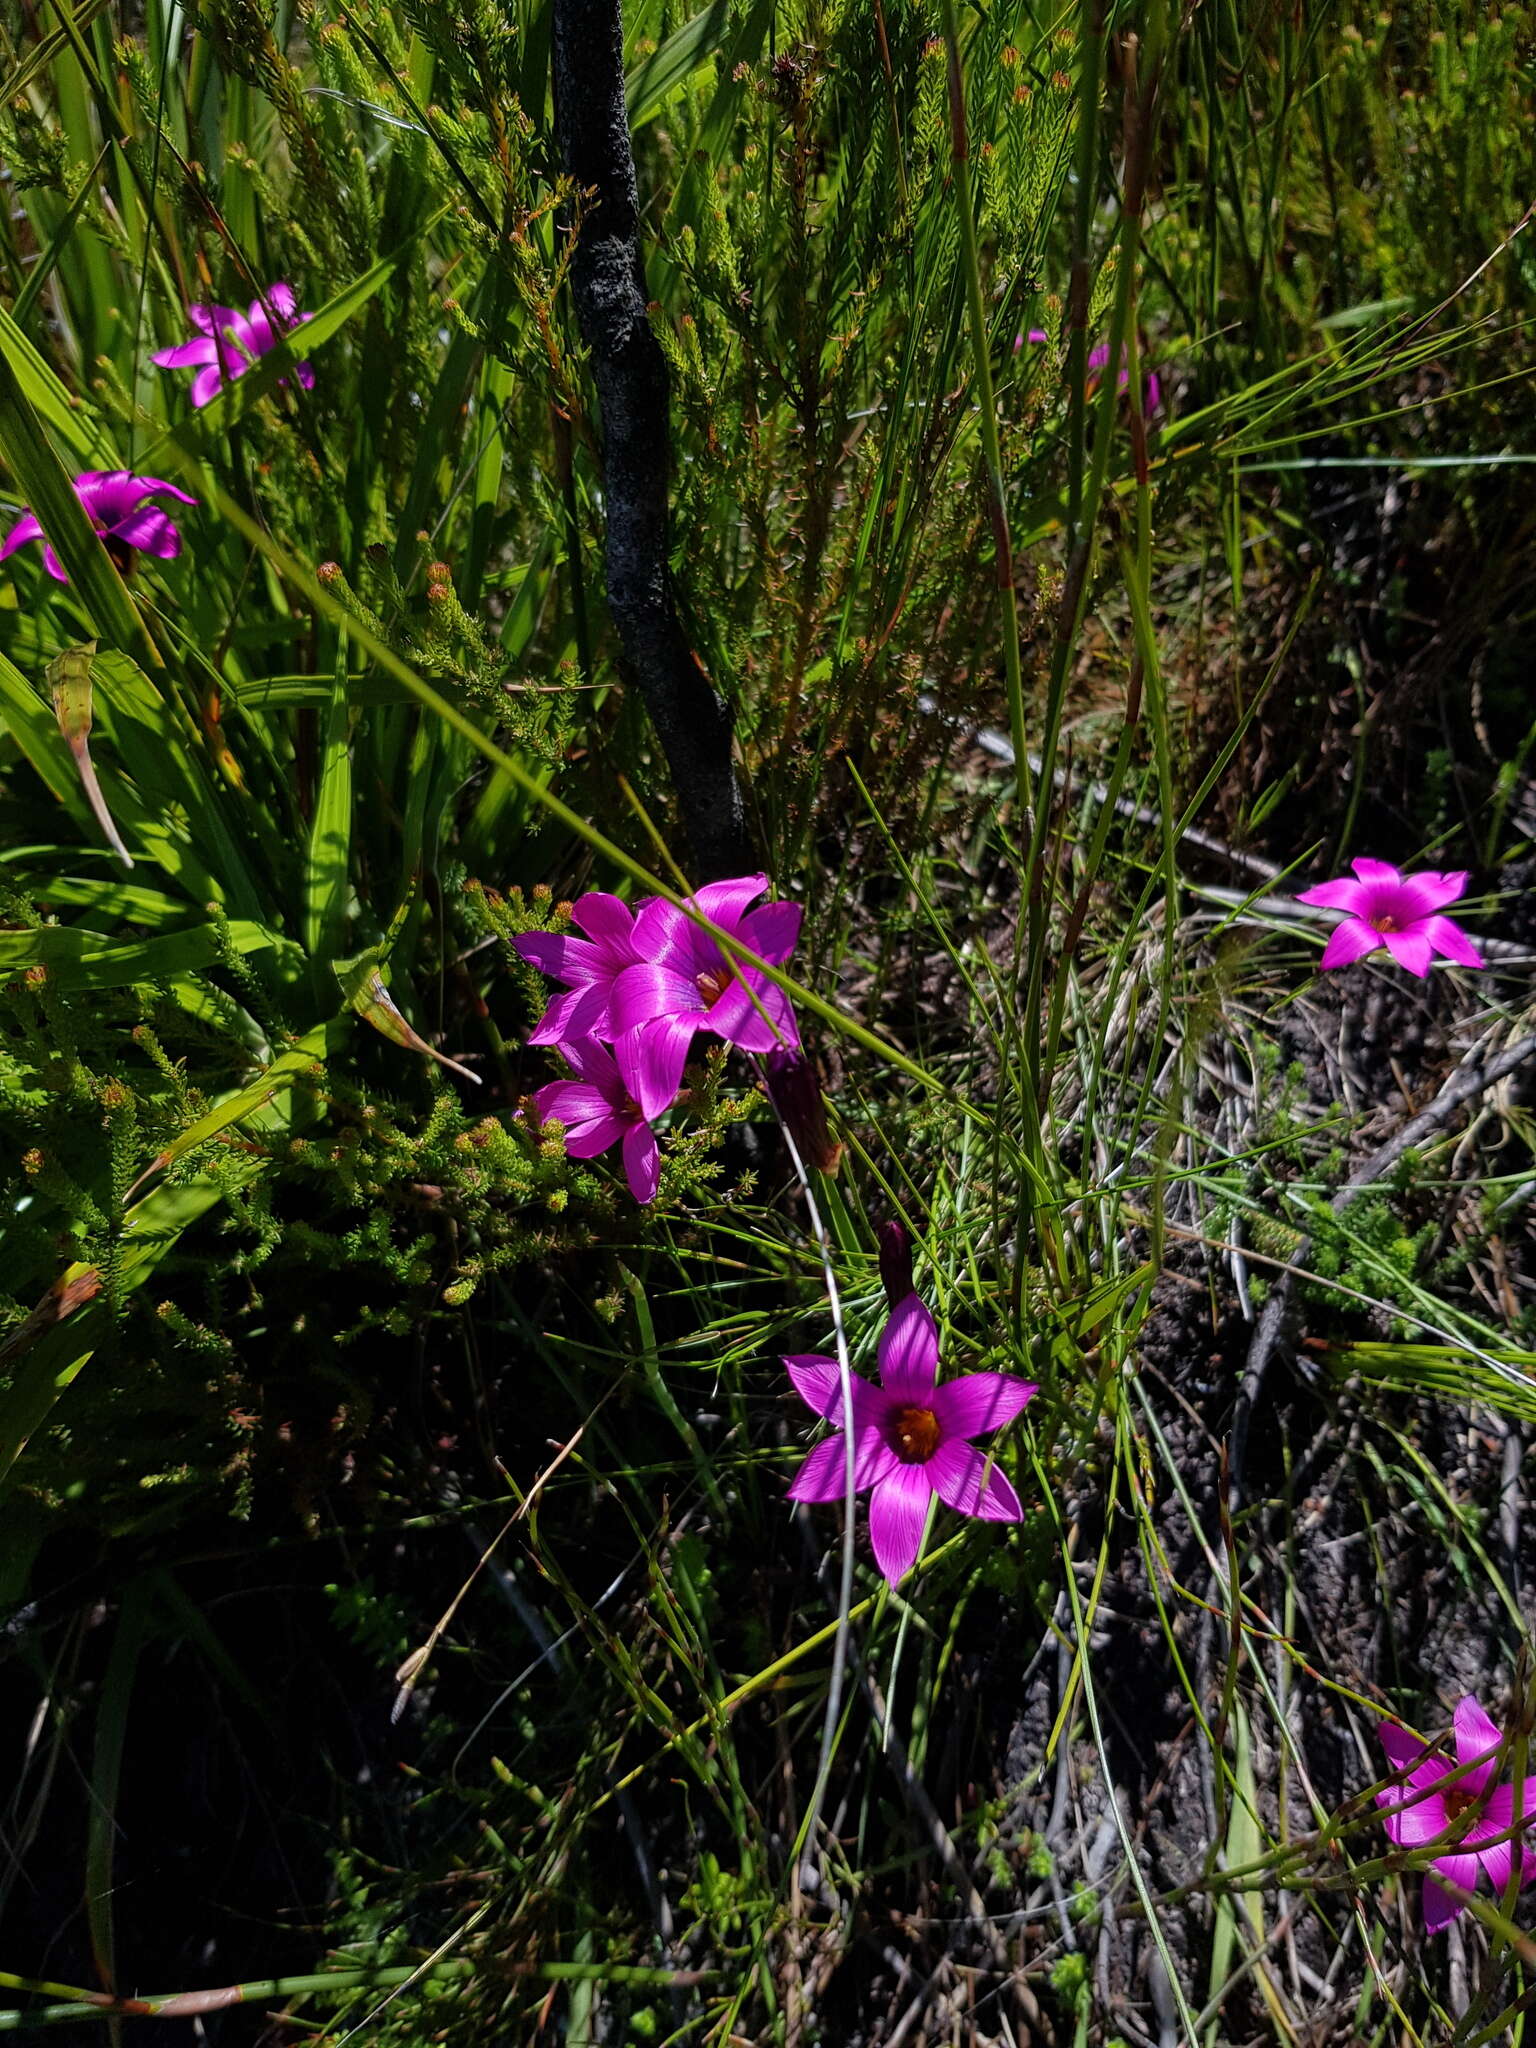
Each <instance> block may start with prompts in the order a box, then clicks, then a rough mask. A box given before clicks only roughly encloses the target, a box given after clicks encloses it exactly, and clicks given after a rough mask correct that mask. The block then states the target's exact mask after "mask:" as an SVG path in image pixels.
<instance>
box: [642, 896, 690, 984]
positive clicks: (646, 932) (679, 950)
mask: <svg viewBox="0 0 1536 2048" xmlns="http://www.w3.org/2000/svg"><path fill="white" fill-rule="evenodd" d="M692 930H693V926H692V925H690V924H689V922H688V920H687V918H686V917H685V916H684V915H683V913H682V911H680V910H679V909H678V907H677V905H676V904H675V903H668V901H667V900H666V898H665V897H664V896H646V897H643V898H642V899H641V901H640V902H639V903H638V904H636V906H635V954H636V957H637V958H638V959H641V960H660V959H663V958H666V957H667V956H668V955H670V954H673V953H676V954H677V955H678V956H679V958H678V959H676V960H673V961H671V963H670V964H671V965H672V966H674V967H680V968H686V969H687V971H688V972H689V973H692V971H693V970H692V967H691V966H690V965H689V963H690V962H691V960H692V959H693V947H692V941H691V939H690V938H689V933H690V932H691V931H692Z"/></svg>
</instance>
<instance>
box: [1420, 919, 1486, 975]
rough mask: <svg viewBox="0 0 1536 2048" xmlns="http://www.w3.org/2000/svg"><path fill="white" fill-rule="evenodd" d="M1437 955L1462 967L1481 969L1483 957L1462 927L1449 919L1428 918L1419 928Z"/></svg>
mask: <svg viewBox="0 0 1536 2048" xmlns="http://www.w3.org/2000/svg"><path fill="white" fill-rule="evenodd" d="M1419 929H1420V930H1421V931H1422V932H1423V934H1424V937H1425V938H1426V939H1428V941H1429V943H1430V944H1431V945H1432V946H1433V947H1434V949H1435V951H1436V952H1437V953H1443V954H1444V955H1445V957H1446V959H1447V960H1455V961H1456V962H1458V964H1459V965H1460V966H1462V967H1481V966H1482V964H1483V956H1482V954H1481V953H1479V951H1478V950H1477V948H1476V946H1474V945H1473V943H1472V941H1471V940H1470V939H1469V938H1468V937H1467V935H1466V933H1465V932H1464V931H1463V930H1462V928H1461V926H1460V925H1459V924H1457V923H1456V922H1455V920H1454V919H1453V918H1449V917H1426V918H1425V920H1424V922H1423V924H1422V925H1421V926H1420V927H1419Z"/></svg>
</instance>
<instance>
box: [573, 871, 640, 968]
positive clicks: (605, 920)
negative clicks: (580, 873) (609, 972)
mask: <svg viewBox="0 0 1536 2048" xmlns="http://www.w3.org/2000/svg"><path fill="white" fill-rule="evenodd" d="M571 917H572V919H573V920H574V922H575V923H577V924H579V925H580V926H581V929H582V930H583V931H584V932H585V933H586V935H587V937H588V938H589V939H591V940H593V941H594V942H595V943H596V945H597V946H598V948H599V949H600V950H601V951H602V952H604V953H608V954H614V953H616V954H617V955H618V956H619V960H620V961H621V962H627V961H630V960H633V959H634V957H635V951H634V936H635V920H634V919H633V918H632V917H631V916H630V914H629V905H628V904H627V903H621V902H620V901H619V899H618V897H617V896H609V895H607V894H606V893H605V892H604V891H603V890H601V889H593V890H591V891H590V892H589V893H588V894H587V895H585V896H579V897H578V898H577V899H576V901H575V902H574V903H573V904H572V905H571Z"/></svg>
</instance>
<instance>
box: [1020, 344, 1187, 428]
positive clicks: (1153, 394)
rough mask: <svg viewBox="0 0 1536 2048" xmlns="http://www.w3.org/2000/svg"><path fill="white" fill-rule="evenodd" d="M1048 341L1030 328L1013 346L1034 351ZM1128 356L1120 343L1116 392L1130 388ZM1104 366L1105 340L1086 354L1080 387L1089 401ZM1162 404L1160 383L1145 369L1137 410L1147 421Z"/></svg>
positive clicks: (1128, 350) (1127, 350) (1125, 345)
mask: <svg viewBox="0 0 1536 2048" xmlns="http://www.w3.org/2000/svg"><path fill="white" fill-rule="evenodd" d="M1050 340H1051V337H1050V336H1049V335H1048V334H1047V333H1046V331H1045V329H1044V328H1043V327H1031V328H1030V330H1029V332H1028V334H1020V335H1017V336H1016V337H1015V339H1014V344H1013V345H1014V348H1015V349H1016V350H1017V349H1021V348H1023V346H1024V344H1025V343H1026V342H1029V343H1030V344H1031V345H1032V346H1034V347H1036V348H1039V347H1041V346H1045V347H1049V345H1050ZM1130 354H1131V352H1130V348H1129V346H1128V345H1127V344H1126V343H1125V342H1122V343H1121V344H1120V375H1119V377H1118V379H1117V380H1116V384H1115V388H1116V390H1117V391H1128V390H1129V389H1130V384H1131V368H1130ZM1108 366H1109V343H1108V342H1107V341H1101V342H1097V343H1095V345H1094V346H1093V347H1092V348H1091V349H1089V351H1088V363H1087V370H1088V379H1087V383H1086V385H1085V387H1084V389H1085V392H1086V395H1087V396H1088V397H1089V398H1090V399H1091V398H1092V397H1093V395H1094V393H1095V392H1096V391H1097V390H1098V388H1099V386H1100V385H1101V384H1102V383H1103V381H1104V372H1105V370H1106V369H1107V368H1108ZM1162 403H1163V387H1162V383H1161V381H1160V380H1159V378H1158V374H1157V372H1156V370H1148V372H1147V381H1146V383H1145V385H1144V386H1143V387H1142V398H1141V410H1142V414H1143V416H1144V417H1145V418H1147V419H1151V417H1152V415H1153V414H1154V413H1156V412H1159V411H1161V409H1162Z"/></svg>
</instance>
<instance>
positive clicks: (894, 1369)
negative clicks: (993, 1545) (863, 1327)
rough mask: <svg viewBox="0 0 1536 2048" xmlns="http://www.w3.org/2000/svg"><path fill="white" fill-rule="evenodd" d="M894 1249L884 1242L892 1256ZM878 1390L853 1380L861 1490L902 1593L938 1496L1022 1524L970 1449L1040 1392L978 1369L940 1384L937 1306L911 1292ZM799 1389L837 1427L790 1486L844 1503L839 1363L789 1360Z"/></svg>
mask: <svg viewBox="0 0 1536 2048" xmlns="http://www.w3.org/2000/svg"><path fill="white" fill-rule="evenodd" d="M884 1253H885V1246H884V1245H882V1258H883V1257H884ZM879 1361H880V1380H881V1384H880V1385H879V1386H878V1387H873V1386H871V1385H870V1383H869V1381H868V1380H865V1379H860V1378H858V1377H857V1376H855V1378H854V1381H853V1432H854V1443H853V1456H854V1482H853V1483H854V1490H855V1492H858V1493H862V1492H863V1491H864V1489H865V1488H866V1487H873V1488H874V1492H873V1494H872V1495H871V1497H870V1503H869V1534H870V1540H871V1541H872V1543H873V1544H874V1550H875V1562H876V1563H877V1564H878V1565H879V1567H880V1569H881V1571H882V1572H883V1573H884V1574H885V1576H886V1578H887V1579H888V1580H889V1581H890V1583H891V1584H892V1585H893V1586H894V1585H897V1584H898V1583H899V1582H900V1580H901V1579H902V1578H904V1577H905V1575H906V1574H907V1573H908V1572H909V1571H910V1570H911V1569H912V1566H913V1565H914V1564H915V1563H916V1562H917V1553H918V1549H919V1547H920V1545H921V1543H922V1540H923V1529H924V1526H925V1524H926V1522H927V1520H928V1505H929V1502H930V1501H931V1500H932V1499H933V1497H934V1495H935V1494H937V1495H938V1497H939V1499H940V1500H942V1501H943V1502H944V1503H945V1504H946V1505H947V1506H949V1507H952V1508H954V1509H955V1510H956V1512H957V1513H959V1514H962V1515H975V1516H978V1517H979V1518H980V1519H981V1520H982V1521H984V1522H1018V1521H1022V1520H1023V1517H1024V1510H1023V1509H1022V1508H1021V1507H1020V1505H1019V1497H1018V1495H1017V1494H1016V1493H1015V1492H1014V1490H1013V1488H1012V1486H1011V1485H1010V1484H1009V1482H1008V1481H1007V1479H1005V1478H1004V1476H1003V1474H1002V1473H1001V1472H999V1471H998V1470H997V1469H996V1467H995V1466H993V1465H991V1463H990V1461H989V1459H988V1456H987V1454H986V1453H985V1452H983V1451H980V1450H978V1449H977V1447H976V1446H975V1444H973V1443H971V1442H970V1438H972V1437H973V1436H979V1435H981V1434H982V1432H983V1431H985V1430H991V1429H1001V1428H1002V1426H1003V1424H1004V1423H1007V1422H1012V1421H1013V1419H1014V1417H1015V1416H1016V1415H1019V1414H1020V1413H1022V1411H1023V1409H1024V1406H1025V1404H1026V1402H1028V1401H1029V1400H1030V1399H1031V1398H1032V1397H1033V1395H1034V1394H1036V1393H1037V1392H1038V1391H1039V1390H1038V1388H1037V1387H1036V1386H1035V1384H1034V1382H1033V1381H1031V1380H1024V1379H1020V1378H1018V1377H1017V1375H1016V1374H1013V1373H1007V1372H974V1373H968V1374H967V1375H966V1376H965V1377H964V1378H962V1379H957V1380H948V1381H946V1382H945V1384H944V1385H943V1386H938V1385H936V1384H935V1382H936V1380H937V1377H938V1367H939V1332H938V1326H937V1324H936V1323H935V1322H934V1320H933V1316H932V1313H931V1312H930V1310H929V1309H928V1307H927V1305H926V1304H925V1303H924V1302H923V1301H922V1300H920V1299H919V1297H918V1296H917V1295H916V1294H907V1295H905V1296H904V1297H903V1298H902V1299H901V1300H900V1301H899V1302H898V1303H897V1304H896V1306H895V1307H894V1308H893V1309H892V1311H891V1316H890V1320H889V1321H888V1322H887V1324H886V1326H885V1328H884V1330H883V1331H882V1332H881V1335H880V1348H879ZM784 1364H785V1366H786V1367H787V1368H788V1371H789V1376H790V1378H791V1379H792V1380H793V1381H794V1383H795V1390H796V1392H797V1393H798V1394H799V1396H800V1398H801V1400H802V1401H804V1402H805V1404H806V1406H807V1407H808V1408H811V1409H813V1410H814V1411H815V1413H816V1414H817V1415H819V1416H821V1418H822V1419H823V1420H824V1421H826V1422H830V1423H832V1424H833V1425H834V1429H833V1433H832V1435H831V1436H829V1437H825V1438H823V1439H822V1441H821V1442H820V1443H819V1444H817V1445H816V1446H815V1447H814V1449H813V1450H812V1451H811V1452H810V1454H809V1455H808V1456H807V1458H806V1460H805V1462H804V1464H803V1465H802V1466H801V1467H800V1470H799V1471H798V1472H797V1473H796V1475H795V1477H794V1479H793V1480H792V1481H791V1483H790V1488H789V1497H790V1499H791V1500H799V1501H827V1500H841V1499H842V1498H843V1491H844V1482H845V1453H844V1449H843V1441H844V1440H843V1431H842V1428H841V1427H840V1426H839V1425H840V1423H841V1418H842V1414H843V1397H842V1388H841V1385H840V1382H839V1379H838V1370H837V1361H836V1360H835V1359H832V1358H824V1357H822V1356H821V1355H820V1354H819V1353H814V1352H812V1353H805V1354H801V1355H798V1356H795V1357H791V1358H786V1359H785V1360H784Z"/></svg>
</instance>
